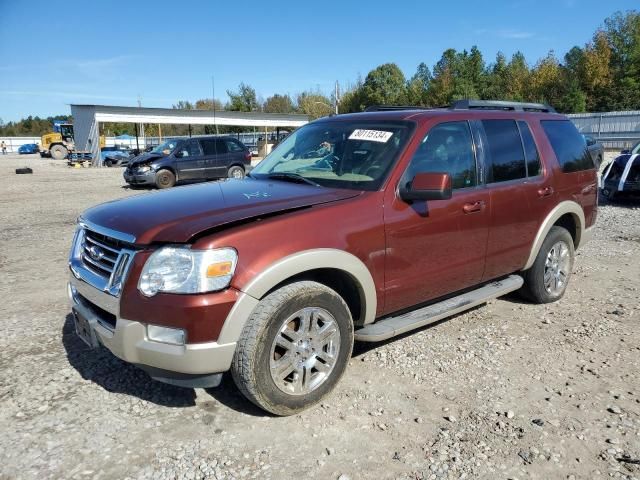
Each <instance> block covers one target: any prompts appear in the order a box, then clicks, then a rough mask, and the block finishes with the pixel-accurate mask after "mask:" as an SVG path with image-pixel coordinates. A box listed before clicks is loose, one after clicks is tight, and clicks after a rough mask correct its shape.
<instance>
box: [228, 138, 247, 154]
mask: <svg viewBox="0 0 640 480" xmlns="http://www.w3.org/2000/svg"><path fill="white" fill-rule="evenodd" d="M225 143H226V144H227V148H228V149H229V151H230V152H242V151H243V150H244V148H243V147H242V146H241V145H240V144H239V143H238V142H236V141H235V140H225Z"/></svg>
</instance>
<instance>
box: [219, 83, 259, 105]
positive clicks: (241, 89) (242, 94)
mask: <svg viewBox="0 0 640 480" xmlns="http://www.w3.org/2000/svg"><path fill="white" fill-rule="evenodd" d="M227 95H229V103H227V107H226V109H227V110H231V111H233V112H255V111H257V110H258V108H259V106H260V105H259V104H258V97H257V96H256V91H255V90H254V89H253V88H251V87H250V86H249V85H246V84H245V83H244V82H242V83H240V85H239V86H238V90H237V91H233V90H227Z"/></svg>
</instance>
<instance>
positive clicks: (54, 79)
mask: <svg viewBox="0 0 640 480" xmlns="http://www.w3.org/2000/svg"><path fill="white" fill-rule="evenodd" d="M634 7H635V8H637V7H638V3H637V0H634V1H627V0H618V1H608V2H603V1H601V0H554V1H551V0H498V1H491V2H489V1H488V0H485V1H478V0H475V1H466V0H458V1H455V2H428V1H413V0H405V1H397V0H396V1H388V0H387V1H378V0H368V1H347V0H342V1H333V0H324V1H322V2H307V1H304V0H298V1H288V0H280V1H276V2H264V1H261V2H240V1H238V2H228V1H225V2H221V1H213V0H211V1H189V0H183V1H181V2H177V1H172V2H169V1H164V0H157V1H153V2H152V1H127V2H124V1H102V2H100V1H87V0H65V1H64V2H62V3H60V2H51V1H47V2H41V1H38V0H25V1H18V0H0V118H1V119H2V120H4V121H5V122H6V121H9V120H17V119H19V118H22V117H24V116H27V115H30V114H31V115H40V116H47V115H53V114H59V113H69V112H70V109H69V106H68V104H70V103H95V104H115V105H136V104H137V100H138V97H140V100H141V102H142V105H143V106H149V107H170V106H171V105H172V103H175V102H177V101H178V100H182V99H184V100H192V101H194V100H196V99H198V98H207V97H209V98H210V97H211V75H215V83H216V97H217V98H220V99H221V100H222V101H223V102H225V101H226V100H227V96H226V93H225V92H226V90H227V89H235V88H236V87H237V85H238V84H239V83H240V82H241V81H244V82H245V83H248V84H250V85H251V86H253V87H254V88H255V89H256V91H257V93H258V94H259V95H260V96H262V97H263V98H266V97H268V96H269V95H271V94H273V93H276V92H282V93H290V94H291V95H295V94H296V93H298V92H300V91H302V90H306V89H316V88H319V89H320V90H322V91H324V92H327V93H328V92H330V91H331V89H332V87H333V83H334V82H335V80H336V79H337V80H339V81H340V83H341V84H342V85H348V84H349V83H350V82H353V81H354V80H355V79H356V78H357V76H358V75H359V74H360V75H362V76H363V77H364V76H366V74H367V73H368V72H369V70H371V69H372V68H375V67H376V66H377V65H379V64H382V63H386V62H396V63H397V64H398V65H399V66H400V68H402V70H403V71H404V72H405V75H407V76H410V75H412V74H413V73H414V71H415V69H416V66H417V65H418V63H420V62H423V61H424V62H425V63H427V64H428V65H429V66H430V67H431V66H432V65H433V64H434V63H435V62H436V61H437V60H438V59H439V58H440V55H441V54H442V52H443V51H444V50H445V49H447V48H456V49H459V50H460V49H464V48H466V49H469V48H470V47H471V46H472V45H478V47H479V48H480V50H481V51H482V53H483V54H484V55H485V60H487V61H492V60H493V59H494V58H495V54H496V52H498V51H502V52H504V53H505V54H507V55H508V56H509V55H511V54H512V53H514V52H515V51H517V50H521V51H522V52H523V53H524V54H525V55H526V57H527V59H528V60H529V62H531V63H534V62H535V61H536V60H537V59H538V58H540V57H542V56H544V55H546V53H547V52H548V51H549V50H554V51H555V52H556V53H557V54H558V55H559V56H562V55H564V53H565V52H566V51H567V50H568V49H569V48H571V47H572V46H573V45H581V46H582V45H584V43H586V42H587V41H589V40H590V38H591V36H592V34H593V32H594V31H595V30H596V29H597V28H598V27H599V26H600V25H601V24H602V22H603V20H604V19H605V18H606V17H607V16H609V15H611V14H612V13H613V12H615V11H616V10H628V9H632V8H634ZM53 11H55V14H52V15H43V14H44V13H46V12H53ZM46 17H48V19H47V18H46Z"/></svg>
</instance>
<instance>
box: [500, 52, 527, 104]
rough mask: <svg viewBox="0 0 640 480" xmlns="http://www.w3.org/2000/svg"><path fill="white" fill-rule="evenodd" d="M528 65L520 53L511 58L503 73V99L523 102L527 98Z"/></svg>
mask: <svg viewBox="0 0 640 480" xmlns="http://www.w3.org/2000/svg"><path fill="white" fill-rule="evenodd" d="M530 75H531V72H530V71H529V65H527V60H526V59H525V57H524V55H523V54H522V52H516V53H514V54H513V56H512V57H511V61H510V62H509V63H508V65H507V69H506V71H505V77H506V78H505V80H506V85H505V92H504V94H505V99H506V100H514V101H518V102H523V101H525V100H527V98H529V77H530Z"/></svg>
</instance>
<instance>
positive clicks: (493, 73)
mask: <svg viewBox="0 0 640 480" xmlns="http://www.w3.org/2000/svg"><path fill="white" fill-rule="evenodd" d="M507 68H508V65H507V57H505V56H504V53H502V52H498V53H497V54H496V61H495V63H494V64H493V65H491V66H490V67H489V69H488V70H489V71H488V73H487V82H486V83H487V84H486V88H485V91H484V95H483V98H484V99H488V100H496V99H497V100H500V99H504V98H507Z"/></svg>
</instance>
